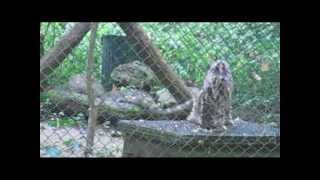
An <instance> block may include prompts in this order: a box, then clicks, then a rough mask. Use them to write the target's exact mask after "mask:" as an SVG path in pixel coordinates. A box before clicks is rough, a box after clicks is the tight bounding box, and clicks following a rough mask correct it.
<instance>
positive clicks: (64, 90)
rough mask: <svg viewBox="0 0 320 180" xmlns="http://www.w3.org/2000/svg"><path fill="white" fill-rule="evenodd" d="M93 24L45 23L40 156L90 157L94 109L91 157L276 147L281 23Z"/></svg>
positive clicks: (252, 152) (275, 151)
mask: <svg viewBox="0 0 320 180" xmlns="http://www.w3.org/2000/svg"><path fill="white" fill-rule="evenodd" d="M90 24H91V23H53V22H51V23H46V22H42V23H41V30H40V156H41V157H84V156H85V150H86V147H87V143H88V142H87V137H88V136H87V134H88V131H87V130H88V119H89V118H90V117H91V116H90V111H92V109H96V110H97V115H96V117H97V122H96V123H93V124H94V126H95V128H94V129H95V131H94V143H93V147H92V152H91V153H90V155H89V157H256V156H258V157H279V156H280V23H98V29H97V32H96V33H97V34H96V38H95V39H94V37H91V36H90V34H91V33H93V31H90V27H91V26H90ZM90 40H92V42H95V43H94V45H95V47H93V48H94V49H93V50H94V51H93V60H94V70H93V71H92V73H93V77H94V78H93V80H91V81H90V74H89V72H90V71H89V68H88V66H87V65H88V52H89V51H90V46H89V44H90V43H89V42H90ZM91 45H92V44H91ZM91 47H92V46H91ZM89 59H90V58H89ZM219 62H220V63H219ZM88 78H89V79H88ZM88 83H89V84H88ZM90 84H92V85H90ZM88 85H89V87H88ZM90 90H93V91H92V95H94V99H93V100H94V106H90V100H92V98H91V99H90V96H89V94H90ZM229 102H230V103H229ZM91 115H92V114H91ZM89 122H90V121H89Z"/></svg>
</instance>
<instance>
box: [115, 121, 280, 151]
mask: <svg viewBox="0 0 320 180" xmlns="http://www.w3.org/2000/svg"><path fill="white" fill-rule="evenodd" d="M118 128H119V130H120V131H122V133H123V135H124V141H125V142H124V151H123V156H125V157H280V131H279V129H277V128H273V127H270V126H267V125H263V124H257V123H252V122H247V121H243V120H238V121H235V125H234V126H233V127H231V128H229V129H228V130H226V131H225V132H222V133H221V132H214V131H212V132H209V131H207V130H204V129H201V128H200V127H199V126H197V125H195V124H192V123H190V122H187V121H170V120H169V121H167V120H166V121H165V120H161V121H144V120H140V121H131V120H121V121H120V122H119V124H118Z"/></svg>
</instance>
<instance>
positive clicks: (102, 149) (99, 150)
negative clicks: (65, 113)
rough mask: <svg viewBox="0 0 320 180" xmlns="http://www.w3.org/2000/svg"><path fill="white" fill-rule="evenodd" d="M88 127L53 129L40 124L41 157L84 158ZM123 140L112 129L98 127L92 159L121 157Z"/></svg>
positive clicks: (45, 124)
mask: <svg viewBox="0 0 320 180" xmlns="http://www.w3.org/2000/svg"><path fill="white" fill-rule="evenodd" d="M85 138H86V125H82V126H80V125H79V126H74V127H52V126H50V125H49V124H48V121H42V122H40V157H84V150H85V147H86V139H85ZM122 149H123V139H122V138H121V134H119V133H118V132H116V131H115V130H114V129H112V128H106V127H103V126H98V127H97V129H96V133H95V141H94V146H93V154H92V156H90V157H121V155H122Z"/></svg>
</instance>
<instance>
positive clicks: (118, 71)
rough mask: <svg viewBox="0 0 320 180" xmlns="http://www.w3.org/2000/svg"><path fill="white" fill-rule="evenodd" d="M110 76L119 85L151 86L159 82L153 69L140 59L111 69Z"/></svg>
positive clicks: (140, 87)
mask: <svg viewBox="0 0 320 180" xmlns="http://www.w3.org/2000/svg"><path fill="white" fill-rule="evenodd" d="M111 78H112V80H113V81H114V82H115V83H116V84H119V85H120V86H127V87H134V88H138V89H147V88H151V87H152V86H154V85H155V84H156V83H158V82H159V81H158V79H157V77H156V76H155V75H154V73H153V71H152V70H151V69H150V68H149V67H148V66H146V65H145V64H144V63H143V62H140V61H133V62H130V63H126V64H122V65H119V66H118V67H116V68H115V69H114V70H113V71H112V73H111Z"/></svg>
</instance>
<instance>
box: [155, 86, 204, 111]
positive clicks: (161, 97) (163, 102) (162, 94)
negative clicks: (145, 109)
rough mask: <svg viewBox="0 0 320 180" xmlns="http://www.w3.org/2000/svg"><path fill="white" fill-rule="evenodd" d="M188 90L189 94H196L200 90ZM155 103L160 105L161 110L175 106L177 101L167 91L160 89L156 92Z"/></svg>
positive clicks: (195, 88) (194, 88)
mask: <svg viewBox="0 0 320 180" xmlns="http://www.w3.org/2000/svg"><path fill="white" fill-rule="evenodd" d="M188 89H190V92H191V94H194V95H196V94H198V93H199V92H200V89H199V88H197V87H188ZM156 96H157V102H158V103H159V104H160V106H161V107H162V108H167V107H171V106H174V105H176V104H177V101H176V100H175V99H174V97H173V96H172V95H171V93H170V92H169V90H168V89H160V90H158V91H156Z"/></svg>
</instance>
